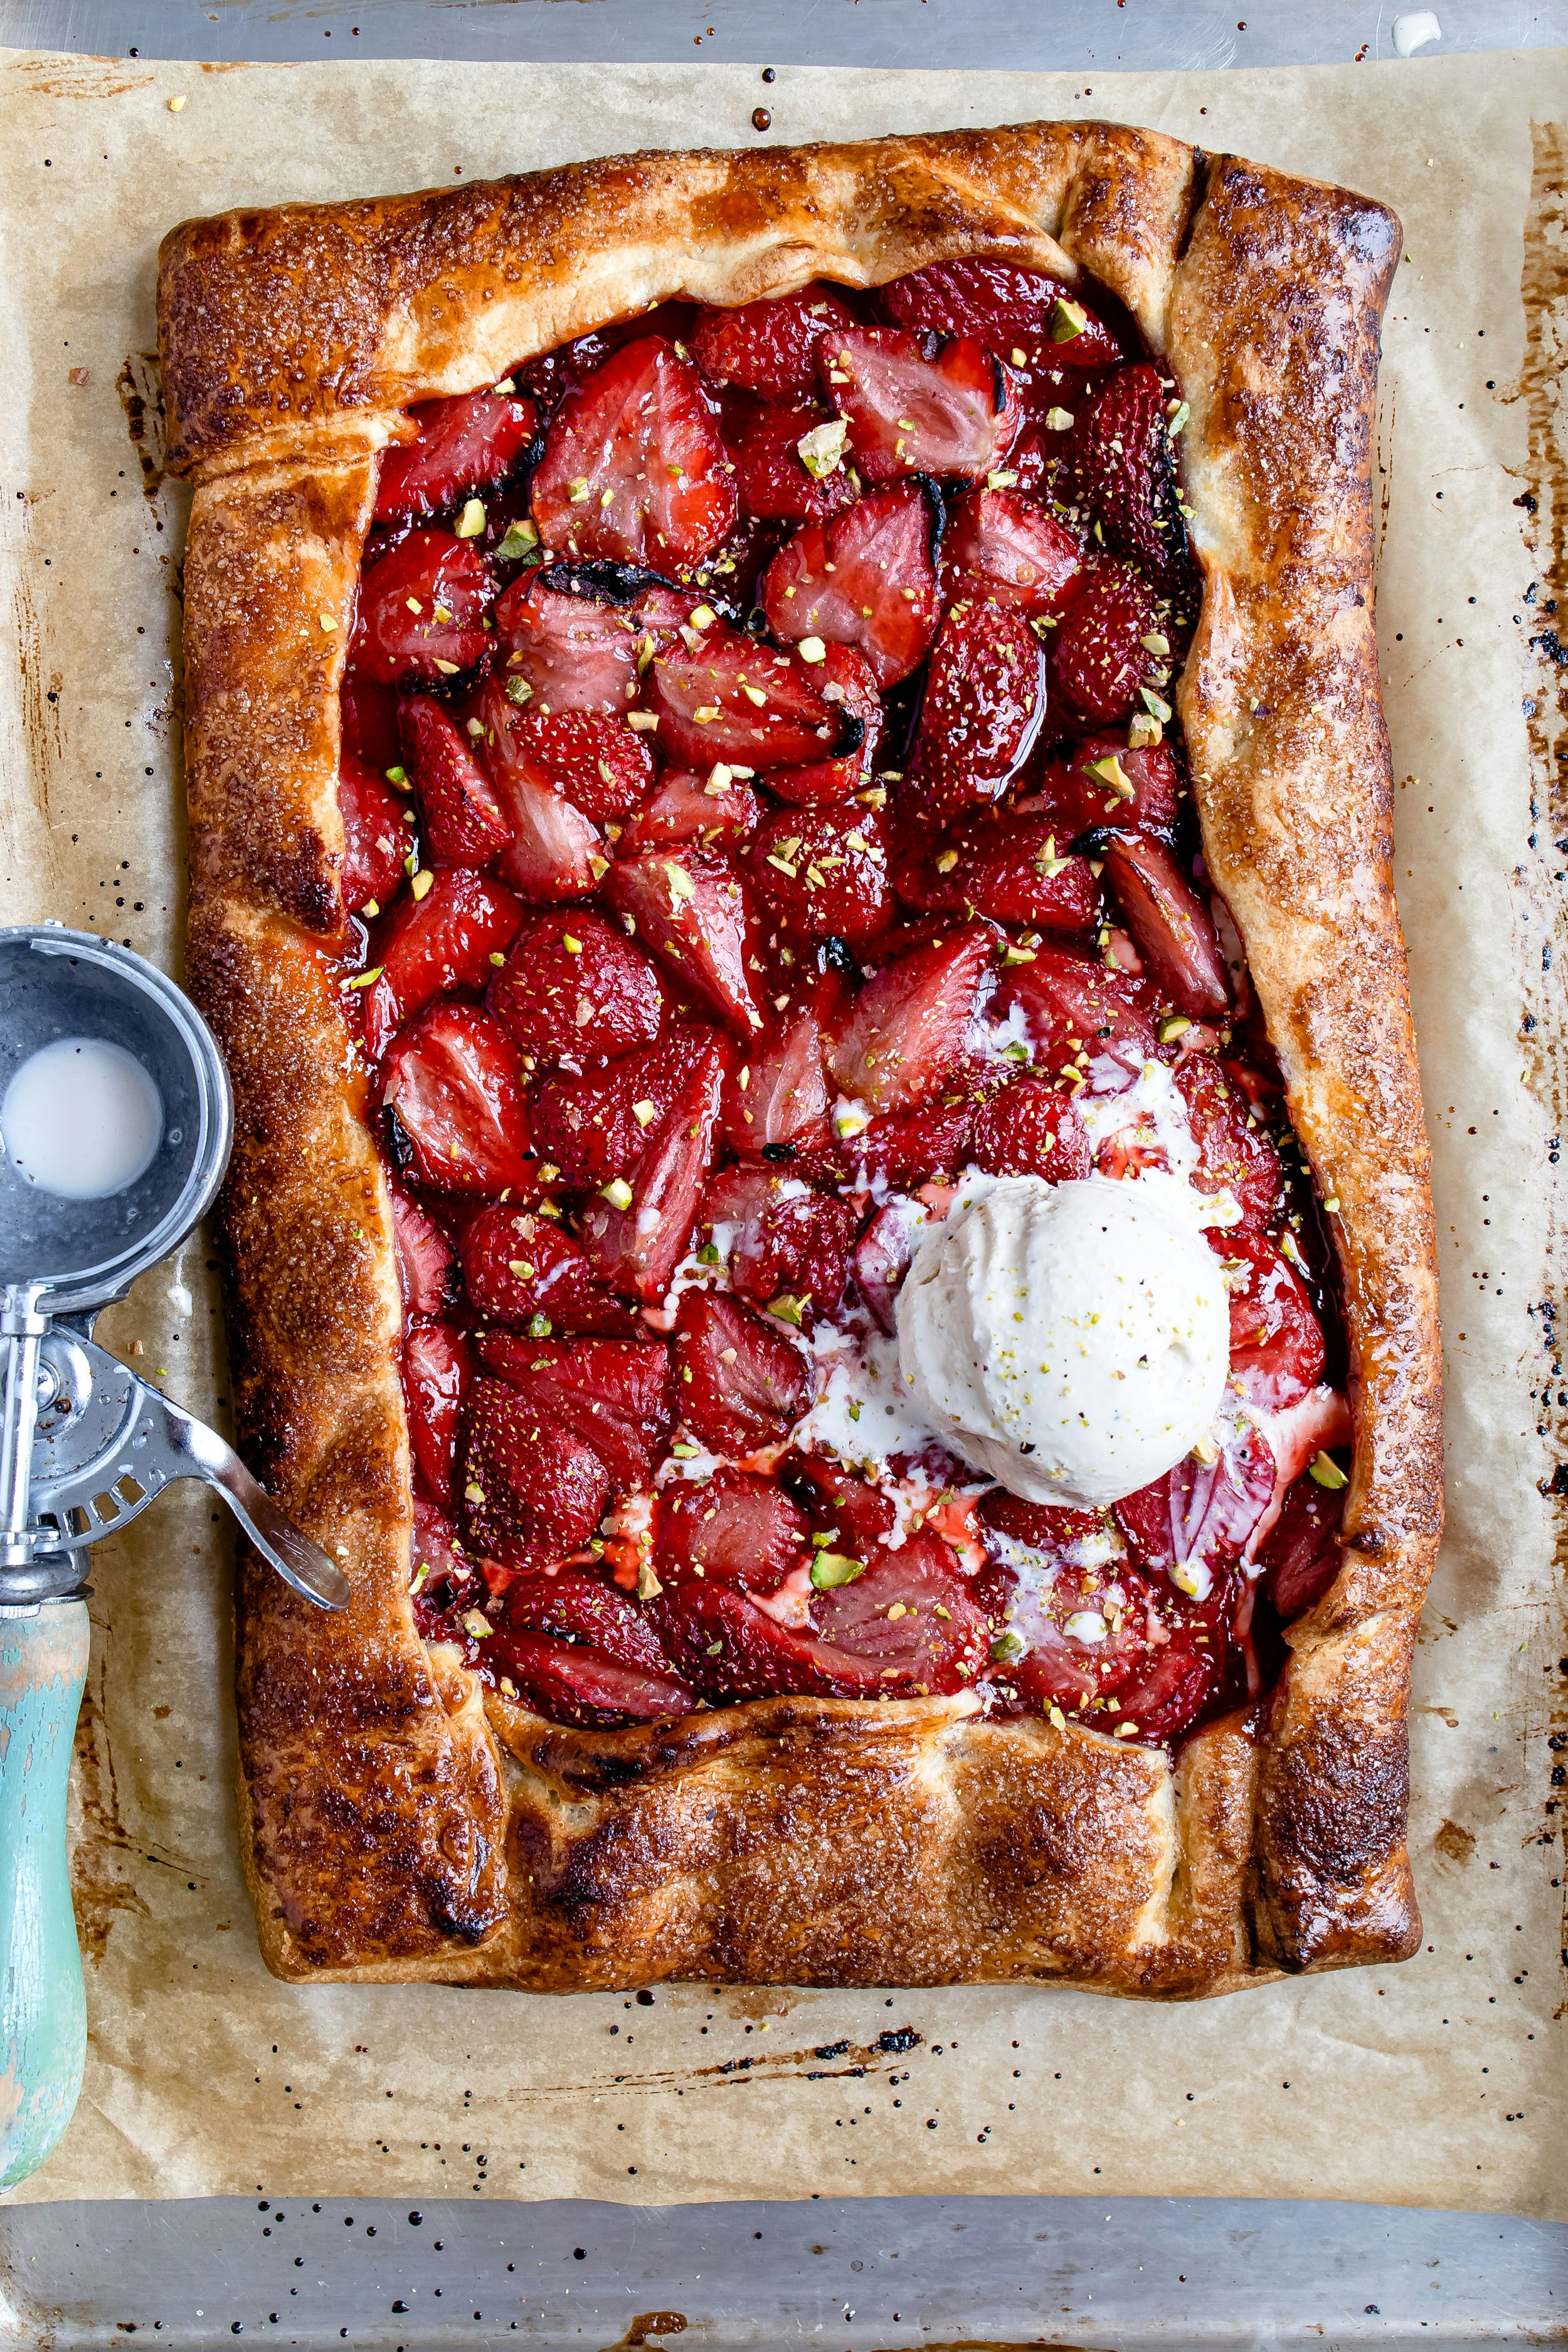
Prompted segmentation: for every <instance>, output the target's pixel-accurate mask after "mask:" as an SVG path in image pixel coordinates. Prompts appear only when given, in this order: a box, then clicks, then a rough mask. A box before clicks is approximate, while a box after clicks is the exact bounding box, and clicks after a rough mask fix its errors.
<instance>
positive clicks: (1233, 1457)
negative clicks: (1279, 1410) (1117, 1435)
mask: <svg viewBox="0 0 1568 2352" xmlns="http://www.w3.org/2000/svg"><path fill="white" fill-rule="evenodd" d="M1273 1493H1274V1455H1273V1453H1272V1451H1271V1449H1270V1447H1269V1444H1268V1439H1267V1438H1266V1437H1265V1436H1264V1434H1263V1433H1262V1431H1261V1430H1260V1429H1257V1428H1255V1427H1253V1426H1252V1425H1251V1423H1247V1424H1245V1425H1244V1426H1243V1427H1241V1428H1240V1429H1237V1430H1235V1431H1232V1432H1230V1433H1227V1434H1226V1437H1225V1440H1224V1442H1223V1444H1221V1446H1220V1447H1219V1449H1218V1454H1217V1457H1216V1459H1215V1461H1213V1462H1212V1463H1205V1462H1200V1461H1199V1460H1198V1459H1197V1456H1196V1455H1195V1454H1185V1455H1184V1457H1183V1458H1182V1460H1181V1461H1180V1462H1178V1463H1177V1465H1176V1466H1175V1468H1174V1469H1173V1470H1168V1471H1167V1472H1166V1473H1165V1475H1164V1476H1163V1478H1156V1479H1155V1480H1154V1481H1153V1482H1152V1485H1150V1486H1141V1487H1140V1488H1139V1490H1138V1492H1137V1493H1136V1494H1135V1495H1128V1496H1125V1497H1124V1498H1123V1500H1122V1501H1121V1502H1120V1503H1118V1504H1116V1505H1115V1507H1114V1515H1115V1518H1116V1524H1117V1526H1118V1527H1119V1528H1121V1532H1122V1534H1123V1535H1124V1536H1125V1537H1126V1538H1127V1540H1128V1542H1129V1543H1130V1544H1131V1547H1132V1549H1133V1552H1134V1554H1135V1556H1136V1558H1137V1560H1138V1563H1139V1565H1140V1566H1141V1567H1142V1568H1146V1569H1148V1570H1151V1571H1154V1572H1158V1571H1161V1570H1169V1569H1171V1568H1173V1567H1174V1566H1176V1565H1178V1564H1184V1565H1187V1566H1191V1567H1198V1566H1202V1567H1205V1568H1208V1569H1210V1570H1218V1569H1221V1568H1227V1567H1229V1565H1230V1564H1231V1562H1232V1561H1233V1560H1236V1559H1239V1558H1240V1557H1241V1552H1242V1548H1243V1546H1244V1545H1245V1544H1246V1542H1247V1537H1248V1536H1249V1535H1250V1534H1251V1533H1252V1530H1253V1528H1255V1527H1256V1526H1257V1525H1258V1520H1259V1519H1260V1518H1261V1517H1263V1514H1264V1512H1265V1511H1266V1510H1267V1509H1268V1504H1269V1501H1270V1498H1271V1497H1272V1496H1273Z"/></svg>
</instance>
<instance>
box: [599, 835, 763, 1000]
mask: <svg viewBox="0 0 1568 2352" xmlns="http://www.w3.org/2000/svg"><path fill="white" fill-rule="evenodd" d="M605 894H606V896H607V897H608V898H609V900H610V903H611V905H612V906H613V907H615V908H616V910H617V911H618V912H619V913H620V914H621V915H622V916H623V917H626V918H629V923H628V929H632V930H633V931H634V934H635V936H636V938H637V941H638V943H639V944H640V945H641V946H643V947H646V948H647V949H649V950H651V951H652V952H653V954H655V955H656V956H658V958H659V960H660V961H661V962H663V963H665V964H666V965H668V968H669V970H670V971H672V972H674V973H675V975H676V977H677V978H678V979H679V980H681V981H683V982H685V984H686V986H687V987H688V988H689V989H691V990H693V991H694V992H696V993H697V994H698V995H699V996H700V997H701V999H702V1000H703V1002H704V1003H706V1004H708V1005H709V1006H710V1007H711V1009H712V1010H713V1011H714V1012H715V1013H718V1015H719V1017H720V1019H721V1020H722V1021H725V1022H728V1024H730V1026H731V1028H732V1029H735V1030H737V1031H738V1032H739V1033H740V1034H741V1035H742V1037H744V1036H749V1035H750V1034H752V1031H754V1030H757V1029H760V1028H761V1027H762V1025H763V1016H762V1014H761V1013H760V1012H759V1011H758V1009H757V1003H756V999H755V997H754V996H753V995H752V983H751V980H750V978H749V977H748V974H747V970H746V961H747V937H746V932H747V920H746V915H747V910H746V900H745V896H744V892H743V890H742V885H741V880H740V877H739V876H738V875H737V874H736V872H735V869H734V867H733V866H731V864H730V861H729V859H728V858H727V857H724V856H721V854H720V853H719V852H717V851H715V850H710V849H699V848H697V847H695V846H693V845H691V844H689V843H686V844H683V845H681V846H680V847H679V849H670V850H668V851H662V852H661V851H658V850H645V851H643V853H642V854H641V855H640V856H636V857H628V858H624V859H622V860H621V861H619V862H618V863H617V864H616V865H615V866H612V867H611V868H610V873H609V877H608V880H607V881H606V883H605Z"/></svg>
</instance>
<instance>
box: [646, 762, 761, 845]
mask: <svg viewBox="0 0 1568 2352" xmlns="http://www.w3.org/2000/svg"><path fill="white" fill-rule="evenodd" d="M727 773H728V771H727V770H725V769H723V768H721V769H720V771H719V780H718V782H716V783H710V782H705V781H704V779H703V778H702V777H701V776H699V775H697V774H695V773H694V772H692V770H691V769H689V768H667V769H666V770H665V772H664V773H663V775H662V776H660V778H659V780H658V790H657V792H655V793H653V794H652V796H651V798H650V799H648V800H647V801H646V802H645V803H644V804H643V806H642V807H641V808H640V809H639V810H638V811H637V814H636V816H634V817H633V819H632V821H631V823H630V824H627V825H624V826H623V827H622V829H621V837H620V840H619V841H618V842H617V843H616V848H617V850H618V851H619V853H620V855H621V856H622V857H634V856H637V853H638V852H639V851H640V850H644V849H668V848H669V847H671V846H672V845H674V844H675V843H677V842H685V841H690V842H700V844H701V845H702V847H703V848H704V849H732V848H738V847H739V845H741V843H742V842H743V841H747V840H749V839H750V837H751V835H752V834H753V833H754V832H755V831H756V829H757V824H758V821H759V819H760V818H761V816H762V813H763V804H762V803H761V801H760V800H759V799H758V798H757V795H756V794H755V793H754V792H752V788H751V786H750V784H741V783H737V782H735V779H734V778H733V777H732V776H731V778H730V781H729V782H728V783H726V782H724V778H725V775H726V774H727Z"/></svg>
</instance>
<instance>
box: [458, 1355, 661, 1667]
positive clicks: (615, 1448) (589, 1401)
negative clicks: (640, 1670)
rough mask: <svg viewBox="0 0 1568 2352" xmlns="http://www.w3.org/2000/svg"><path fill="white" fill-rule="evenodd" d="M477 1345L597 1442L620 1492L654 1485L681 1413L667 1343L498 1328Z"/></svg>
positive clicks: (495, 1365)
mask: <svg viewBox="0 0 1568 2352" xmlns="http://www.w3.org/2000/svg"><path fill="white" fill-rule="evenodd" d="M478 1352H479V1362H480V1363H481V1364H482V1366H483V1367H484V1369H485V1370H486V1371H487V1372H492V1373H494V1375H495V1376H496V1378H497V1379H498V1380H503V1381H508V1382H510V1385H511V1386H512V1387H513V1388H515V1389H518V1390H520V1391H521V1393H522V1394H523V1395H524V1396H525V1397H527V1399H528V1400H529V1402H530V1403H531V1404H533V1405H535V1406H536V1407H537V1408H538V1410H539V1412H541V1413H542V1415H543V1417H544V1418H545V1419H546V1420H547V1421H548V1420H554V1421H559V1422H560V1423H562V1424H563V1427H565V1428H567V1429H569V1430H571V1431H572V1432H573V1433H574V1434H575V1435H576V1436H578V1437H581V1438H582V1439H584V1442H585V1443H586V1444H589V1445H591V1446H592V1447H593V1449H594V1451H595V1454H597V1455H598V1456H599V1459H600V1461H601V1462H603V1464H604V1465H605V1469H606V1470H607V1471H608V1472H609V1474H610V1476H611V1478H612V1480H613V1481H614V1483H615V1486H616V1491H617V1492H624V1491H625V1490H626V1489H627V1488H628V1487H637V1486H646V1485H647V1482H648V1479H649V1477H650V1476H651V1475H652V1473H653V1468H654V1465H655V1464H656V1463H657V1461H658V1455H659V1450H660V1447H661V1446H662V1444H663V1442H664V1440H665V1438H666V1437H667V1436H668V1433H669V1428H670V1423H671V1422H672V1421H673V1419H674V1417H675V1416H674V1412H673V1408H672V1405H671V1400H670V1379H669V1351H668V1349H666V1348H664V1347H661V1346H659V1345H658V1343H657V1342H656V1343H654V1344H653V1345H651V1346H650V1345H647V1344H644V1345H638V1344H637V1343H635V1342H633V1341H631V1340H627V1339H524V1338H523V1337H522V1336H521V1334H520V1333H518V1332H516V1331H492V1332H488V1333H487V1334H485V1336H484V1337H483V1338H481V1339H479V1342H478ZM543 1630H544V1631H546V1632H552V1631H553V1630H554V1628H553V1627H545V1628H544V1629H543ZM584 1638H586V1639H592V1638H593V1637H592V1635H587V1636H585V1637H584ZM606 1646H609V1645H608V1644H607V1645H606ZM650 1663H651V1661H650Z"/></svg>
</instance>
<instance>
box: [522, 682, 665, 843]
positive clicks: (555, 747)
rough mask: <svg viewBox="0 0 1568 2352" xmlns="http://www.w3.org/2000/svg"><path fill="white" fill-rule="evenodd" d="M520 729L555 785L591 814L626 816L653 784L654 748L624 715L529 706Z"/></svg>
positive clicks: (601, 816)
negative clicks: (542, 708) (616, 715)
mask: <svg viewBox="0 0 1568 2352" xmlns="http://www.w3.org/2000/svg"><path fill="white" fill-rule="evenodd" d="M516 733H517V738H518V740H519V741H520V742H521V744H523V745H524V746H526V748H527V751H528V752H529V753H530V754H531V757H532V758H533V759H534V760H535V761H537V762H538V764H539V766H540V767H541V768H542V770H543V771H544V773H545V774H546V776H547V777H548V778H549V780H550V782H552V784H553V785H554V787H555V790H556V791H557V792H558V793H564V795H565V797H566V798H567V799H568V800H569V801H573V802H574V803H576V805H577V807H578V808H580V809H581V810H582V811H583V813H584V815H585V816H591V817H594V818H596V819H603V818H605V817H610V816H625V815H626V813H627V811H628V810H630V809H635V808H637V806H638V805H639V804H640V803H642V802H643V801H645V800H646V799H647V795H648V793H650V792H651V790H652V789H653V751H652V750H651V748H650V746H649V744H648V741H647V737H646V736H644V735H639V734H637V731H636V730H635V729H633V728H632V727H630V726H629V725H628V724H627V722H626V719H618V718H614V717H612V716H610V715H608V714H607V713H605V712H604V711H600V710H552V711H550V712H548V713H547V712H544V711H542V710H541V711H535V710H532V709H527V708H525V709H524V711H523V716H522V721H521V726H520V727H519V728H518V729H517V730H516Z"/></svg>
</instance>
